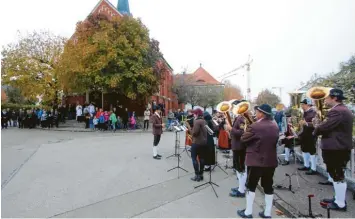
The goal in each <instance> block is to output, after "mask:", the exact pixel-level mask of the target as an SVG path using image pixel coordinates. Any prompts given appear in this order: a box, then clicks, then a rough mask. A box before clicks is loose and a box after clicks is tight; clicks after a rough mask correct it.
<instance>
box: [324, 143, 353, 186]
mask: <svg viewBox="0 0 355 219" xmlns="http://www.w3.org/2000/svg"><path fill="white" fill-rule="evenodd" d="M350 156H351V151H350V150H322V157H323V161H324V163H325V165H326V166H327V172H328V173H329V175H330V176H331V177H332V178H333V180H334V182H340V181H343V180H344V178H345V176H344V169H345V168H346V164H347V163H348V162H349V161H350Z"/></svg>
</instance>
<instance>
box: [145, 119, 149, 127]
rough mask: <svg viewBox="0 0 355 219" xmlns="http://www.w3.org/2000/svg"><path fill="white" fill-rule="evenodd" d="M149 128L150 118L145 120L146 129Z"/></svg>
mask: <svg viewBox="0 0 355 219" xmlns="http://www.w3.org/2000/svg"><path fill="white" fill-rule="evenodd" d="M146 126H147V129H149V120H144V129H145V128H146Z"/></svg>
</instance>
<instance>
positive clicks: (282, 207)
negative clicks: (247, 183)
mask: <svg viewBox="0 0 355 219" xmlns="http://www.w3.org/2000/svg"><path fill="white" fill-rule="evenodd" d="M256 187H257V189H258V190H259V191H260V192H261V193H262V194H264V195H265V193H264V189H263V188H262V187H261V186H260V185H259V184H258V185H257V186H256ZM274 196H277V197H278V198H279V199H278V200H275V197H274V200H273V205H274V206H275V207H276V208H277V209H279V210H280V211H282V213H283V214H284V215H285V216H286V217H287V218H298V217H299V216H298V215H297V214H296V213H295V212H292V211H291V210H289V209H288V207H287V206H289V205H288V204H286V203H283V201H282V200H281V198H280V197H279V196H278V195H277V194H276V193H275V192H274ZM291 207H292V206H291Z"/></svg>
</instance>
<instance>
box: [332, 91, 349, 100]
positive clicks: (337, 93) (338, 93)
mask: <svg viewBox="0 0 355 219" xmlns="http://www.w3.org/2000/svg"><path fill="white" fill-rule="evenodd" d="M329 96H331V97H336V98H337V99H338V100H346V99H347V98H346V97H344V93H343V91H342V90H340V89H337V88H333V89H331V90H330V91H329Z"/></svg>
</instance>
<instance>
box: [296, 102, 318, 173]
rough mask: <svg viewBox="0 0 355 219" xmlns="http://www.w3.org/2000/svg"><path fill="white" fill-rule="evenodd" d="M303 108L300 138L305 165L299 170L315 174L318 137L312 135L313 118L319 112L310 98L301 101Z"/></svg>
mask: <svg viewBox="0 0 355 219" xmlns="http://www.w3.org/2000/svg"><path fill="white" fill-rule="evenodd" d="M301 108H302V109H303V120H302V121H301V125H302V129H303V130H302V132H301V133H300V134H299V139H300V143H301V150H302V156H303V164H304V166H303V167H300V168H298V170H301V171H307V172H306V174H307V175H314V174H316V173H317V163H316V152H317V150H316V143H317V138H316V137H315V136H313V135H312V133H313V131H314V127H313V123H312V120H313V118H314V117H315V116H316V115H317V112H316V111H315V110H314V109H313V108H312V107H311V102H310V100H308V99H304V100H302V101H301Z"/></svg>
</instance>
